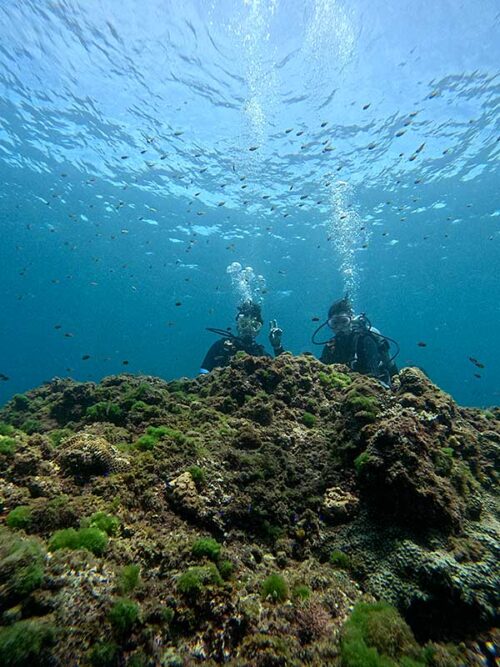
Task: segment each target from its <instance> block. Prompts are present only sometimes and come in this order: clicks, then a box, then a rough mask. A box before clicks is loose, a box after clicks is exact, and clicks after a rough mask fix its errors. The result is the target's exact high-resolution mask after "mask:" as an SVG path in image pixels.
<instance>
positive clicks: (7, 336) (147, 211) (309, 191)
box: [0, 0, 500, 405]
mask: <svg viewBox="0 0 500 667" xmlns="http://www.w3.org/2000/svg"><path fill="white" fill-rule="evenodd" d="M499 69H500V6H499V4H498V2H497V0H480V1H477V0H475V1H474V2H473V1H472V0H470V1H469V2H461V3H460V2H456V1H451V0H450V1H447V0H439V2H436V1H435V0H433V1H432V2H430V1H426V0H419V1H418V2H415V1H414V2H409V1H407V0H403V1H400V2H397V3H396V2H394V3H387V2H380V0H378V1H377V0H353V1H352V2H347V1H345V2H341V1H340V0H339V1H334V0H330V1H328V0H287V1H285V0H261V1H259V0H226V1H223V0H212V1H211V2H208V1H202V0H199V1H198V2H196V1H194V0H191V1H189V0H186V2H182V3H179V2H167V1H166V0H145V2H143V3H140V4H138V3H137V2H136V1H135V0H121V2H119V3H118V2H116V1H115V0H73V1H71V2H69V1H59V0H46V1H44V0H42V1H37V2H31V1H29V0H23V2H22V3H20V2H18V1H17V0H4V1H3V2H2V4H1V5H0V225H1V227H0V229H1V245H0V284H1V285H2V289H1V291H0V313H1V325H0V373H3V374H4V376H7V377H8V378H9V379H8V380H2V381H0V403H2V402H4V401H6V400H7V399H8V398H9V397H10V396H11V395H13V394H14V393H16V392H20V391H25V390H27V389H29V388H31V387H33V386H36V385H38V384H39V383H41V382H42V381H44V380H47V379H50V378H51V377H54V376H68V375H69V376H71V377H73V378H75V379H78V380H99V379H100V378H101V377H103V376H104V375H109V374H113V373H119V372H124V371H127V372H133V373H148V374H154V375H159V376H162V377H165V378H173V377H178V376H193V375H195V374H196V372H197V370H198V367H199V364H200V362H201V359H202V358H203V356H204V353H205V352H206V349H207V348H208V347H209V346H210V344H211V343H212V342H213V341H214V336H213V334H210V333H209V332H207V331H206V330H205V327H207V326H212V327H214V326H215V327H224V328H225V327H227V326H231V325H232V324H233V323H234V315H235V310H236V305H237V303H238V300H239V299H240V298H241V289H242V284H241V282H240V284H239V285H238V284H237V283H234V284H233V283H232V281H231V276H230V274H228V273H227V271H226V270H227V267H228V266H230V265H231V264H232V263H233V262H239V263H240V264H241V266H242V267H243V268H245V267H248V266H250V267H252V269H253V274H254V275H255V281H254V283H250V285H247V286H246V289H250V291H252V290H255V289H256V285H257V283H258V279H257V276H259V275H262V276H263V278H264V279H265V283H266V287H265V288H264V289H263V290H262V289H261V290H260V292H258V293H256V294H255V296H256V298H257V297H258V298H261V299H262V307H263V313H264V317H265V319H266V320H269V319H271V318H276V319H277V320H278V321H279V323H280V325H281V326H282V328H283V330H284V340H283V342H284V345H285V347H286V348H287V349H289V350H291V351H292V352H294V353H299V352H301V351H313V352H315V353H317V354H318V355H319V353H320V351H321V348H314V346H313V345H312V344H311V342H310V337H311V334H312V332H313V330H314V329H315V327H316V326H317V324H316V322H314V321H313V318H316V317H319V318H324V316H325V313H326V311H327V309H328V306H329V305H330V303H331V302H332V300H334V299H336V298H338V297H340V296H342V294H343V293H344V291H345V290H349V291H350V293H351V296H352V299H353V301H354V304H355V307H356V309H357V310H358V311H365V312H366V313H367V314H368V316H369V317H370V319H371V321H372V323H373V325H374V326H376V327H378V328H379V329H380V330H381V331H382V332H383V333H385V334H387V335H389V336H391V337H392V338H395V339H396V340H397V341H398V342H399V344H400V346H401V353H400V355H399V357H398V359H397V361H398V363H399V365H400V366H403V365H409V364H416V365H419V366H421V367H423V368H424V369H425V370H426V372H427V373H428V374H429V376H430V377H431V378H432V379H433V380H434V381H435V382H436V383H438V384H439V385H440V386H442V387H443V388H444V389H445V390H446V391H448V392H450V393H451V394H452V395H453V396H454V397H455V398H456V400H457V401H459V402H460V403H462V404H468V405H489V404H498V403H499V400H500V383H499V382H498V378H499V377H500V355H499V353H498V342H499V335H498V331H499V330H500V286H499V279H498V272H499V267H500V197H499V195H500V169H499V163H498V158H499V153H500V123H499V119H500V77H499ZM287 130H289V131H288V132H287ZM250 149H255V150H250ZM243 186H247V187H243ZM243 287H245V286H244V285H243ZM260 287H261V288H262V285H260ZM55 327H60V328H55ZM66 334H71V335H66ZM260 338H261V341H262V342H266V335H265V332H263V333H262V334H261V336H260ZM418 343H425V347H424V346H423V345H418ZM86 355H90V358H89V359H86V360H83V359H82V357H83V356H86ZM469 357H472V358H474V359H477V360H478V361H479V363H481V364H483V365H484V368H481V369H480V368H478V367H477V366H476V365H475V364H474V363H472V362H471V361H470V360H469ZM124 361H126V362H128V364H124V363H123V362H124ZM475 374H477V375H479V376H480V377H476V376H475Z"/></svg>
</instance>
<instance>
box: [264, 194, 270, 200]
mask: <svg viewBox="0 0 500 667" xmlns="http://www.w3.org/2000/svg"><path fill="white" fill-rule="evenodd" d="M270 196H271V195H262V199H269V197H270Z"/></svg>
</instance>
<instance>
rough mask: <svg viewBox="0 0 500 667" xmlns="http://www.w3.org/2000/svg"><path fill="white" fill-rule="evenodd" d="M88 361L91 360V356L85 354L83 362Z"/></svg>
mask: <svg viewBox="0 0 500 667" xmlns="http://www.w3.org/2000/svg"><path fill="white" fill-rule="evenodd" d="M87 359H90V354H84V355H83V357H82V361H87Z"/></svg>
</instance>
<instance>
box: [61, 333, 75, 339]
mask: <svg viewBox="0 0 500 667" xmlns="http://www.w3.org/2000/svg"><path fill="white" fill-rule="evenodd" d="M74 335H75V334H72V333H65V334H64V337H65V338H73V336H74Z"/></svg>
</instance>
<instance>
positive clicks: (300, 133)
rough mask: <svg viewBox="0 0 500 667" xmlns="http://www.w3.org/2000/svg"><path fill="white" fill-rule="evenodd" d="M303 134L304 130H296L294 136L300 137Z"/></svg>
mask: <svg viewBox="0 0 500 667" xmlns="http://www.w3.org/2000/svg"><path fill="white" fill-rule="evenodd" d="M303 134H304V130H299V131H298V132H296V133H295V136H296V137H300V136H302V135H303Z"/></svg>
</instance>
